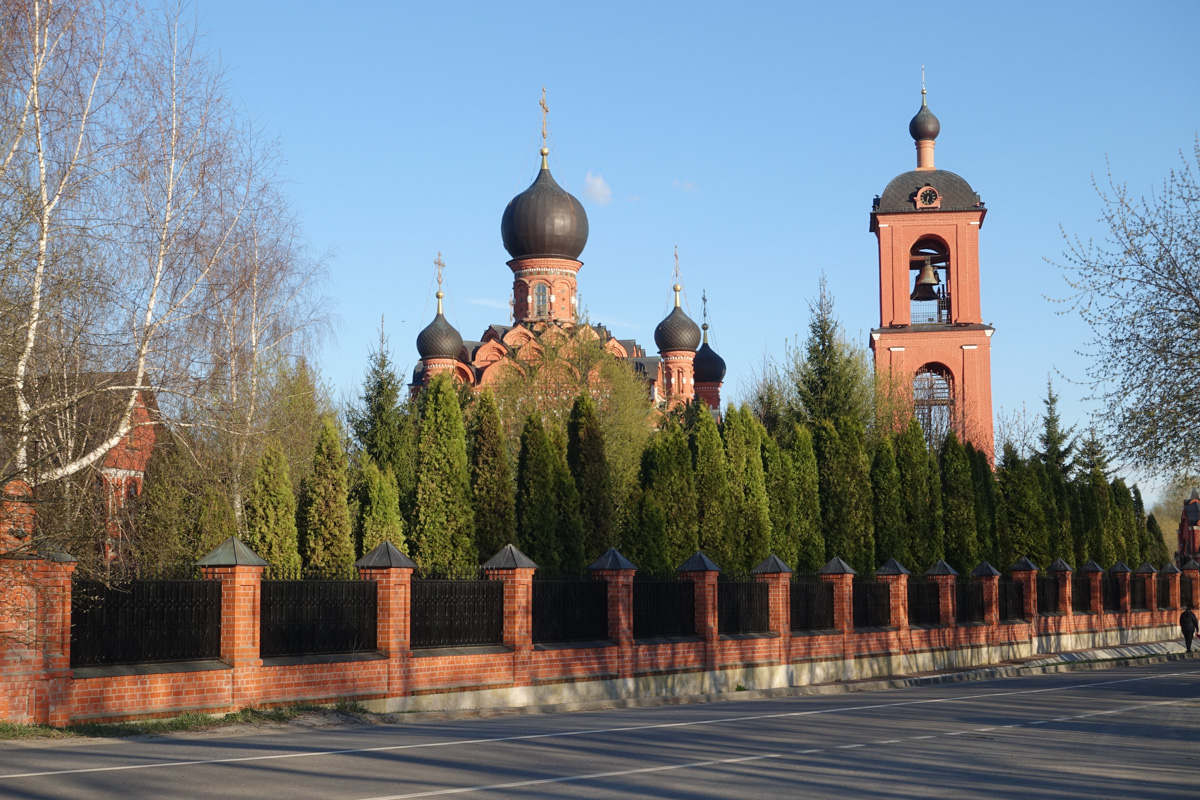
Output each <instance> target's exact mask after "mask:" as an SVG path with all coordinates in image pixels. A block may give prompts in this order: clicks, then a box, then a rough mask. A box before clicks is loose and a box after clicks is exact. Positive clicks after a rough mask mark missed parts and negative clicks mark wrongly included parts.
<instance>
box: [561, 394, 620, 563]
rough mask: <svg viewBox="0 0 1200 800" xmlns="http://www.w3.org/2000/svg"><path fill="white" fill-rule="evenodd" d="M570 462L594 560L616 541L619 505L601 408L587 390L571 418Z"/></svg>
mask: <svg viewBox="0 0 1200 800" xmlns="http://www.w3.org/2000/svg"><path fill="white" fill-rule="evenodd" d="M567 465H568V466H569V467H570V470H571V475H572V477H573V479H574V481H575V488H576V489H577V491H578V493H579V513H580V517H581V520H582V523H583V531H584V534H583V541H584V547H583V553H584V558H585V560H587V561H592V560H594V559H596V558H599V557H600V556H601V555H602V554H603V553H604V552H605V551H606V550H608V548H610V547H612V546H613V545H614V544H616V536H615V534H616V531H615V528H614V515H615V514H616V505H615V504H614V502H613V491H614V486H613V482H612V475H611V473H610V471H609V468H608V456H607V455H606V454H605V449H604V431H603V429H602V428H601V426H600V409H599V407H598V406H597V405H596V401H595V400H593V399H592V396H591V395H590V394H587V393H584V394H580V395H579V397H577V398H575V405H573V406H572V407H571V416H570V417H568V418H567Z"/></svg>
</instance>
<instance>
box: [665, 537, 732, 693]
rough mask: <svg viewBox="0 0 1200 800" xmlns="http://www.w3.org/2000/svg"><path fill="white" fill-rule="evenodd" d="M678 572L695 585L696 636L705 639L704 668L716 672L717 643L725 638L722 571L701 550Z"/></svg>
mask: <svg viewBox="0 0 1200 800" xmlns="http://www.w3.org/2000/svg"><path fill="white" fill-rule="evenodd" d="M676 572H678V573H679V576H680V577H681V578H683V579H684V580H687V581H691V582H692V589H693V591H695V593H696V635H697V636H700V637H701V638H703V639H704V665H705V667H706V668H707V669H710V670H711V669H716V668H717V648H718V644H717V642H718V640H719V639H720V638H721V626H720V619H719V617H718V614H717V591H718V590H717V578H718V576H719V575H720V574H721V568H720V567H718V566H717V565H716V564H714V563H713V561H712V559H710V558H709V557H708V556H706V555H704V553H703V552H702V551H700V550H697V551H696V552H695V553H694V554H693V555H692V557H691V558H689V559H688V560H687V561H685V562H683V563H682V564H680V565H679V567H678V568H677V569H676Z"/></svg>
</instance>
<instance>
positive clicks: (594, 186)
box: [583, 170, 612, 206]
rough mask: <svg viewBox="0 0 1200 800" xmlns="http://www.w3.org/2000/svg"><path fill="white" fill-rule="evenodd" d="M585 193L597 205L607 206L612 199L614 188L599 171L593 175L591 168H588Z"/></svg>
mask: <svg viewBox="0 0 1200 800" xmlns="http://www.w3.org/2000/svg"><path fill="white" fill-rule="evenodd" d="M583 193H584V195H585V196H586V197H587V198H588V199H589V200H591V201H592V202H593V203H596V204H597V205H602V206H606V205H608V203H609V201H610V200H612V188H611V187H610V186H609V185H608V182H607V181H606V180H604V176H603V175H600V174H599V173H597V174H596V175H593V174H592V172H591V170H588V174H587V176H586V177H585V178H584V179H583Z"/></svg>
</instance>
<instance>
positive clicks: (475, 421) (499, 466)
mask: <svg viewBox="0 0 1200 800" xmlns="http://www.w3.org/2000/svg"><path fill="white" fill-rule="evenodd" d="M468 444H469V451H470V452H469V456H470V463H471V494H472V496H473V497H474V499H475V544H476V548H477V549H478V551H479V555H480V556H481V557H482V558H491V557H492V556H493V555H495V554H496V553H497V552H499V551H500V550H501V549H502V548H503V547H504V546H505V545H506V544H509V543H510V542H516V541H517V506H516V495H515V494H514V491H513V489H514V486H513V476H512V468H511V467H510V466H509V460H508V447H507V445H506V444H505V441H504V428H503V425H502V423H501V422H500V410H499V409H498V408H497V406H496V398H495V396H494V395H493V394H492V391H491V389H485V390H484V391H483V393H482V394H481V395H480V396H479V399H478V401H477V402H476V403H475V408H474V413H473V414H472V415H471V430H470V435H469V441H468Z"/></svg>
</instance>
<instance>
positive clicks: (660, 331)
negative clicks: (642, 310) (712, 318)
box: [654, 284, 700, 353]
mask: <svg viewBox="0 0 1200 800" xmlns="http://www.w3.org/2000/svg"><path fill="white" fill-rule="evenodd" d="M681 288H682V287H681V286H680V285H679V284H675V308H673V309H672V310H671V313H670V314H667V318H666V319H664V320H663V321H662V322H660V323H658V327H657V328H655V329H654V343H655V344H656V345H658V352H660V353H665V352H667V351H668V350H695V349H696V348H697V347H699V346H700V327H699V326H698V325H697V324H696V323H695V322H692V318H691V317H689V316H688V315H687V314H685V313H683V309H682V308H680V307H679V291H680V289H681Z"/></svg>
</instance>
